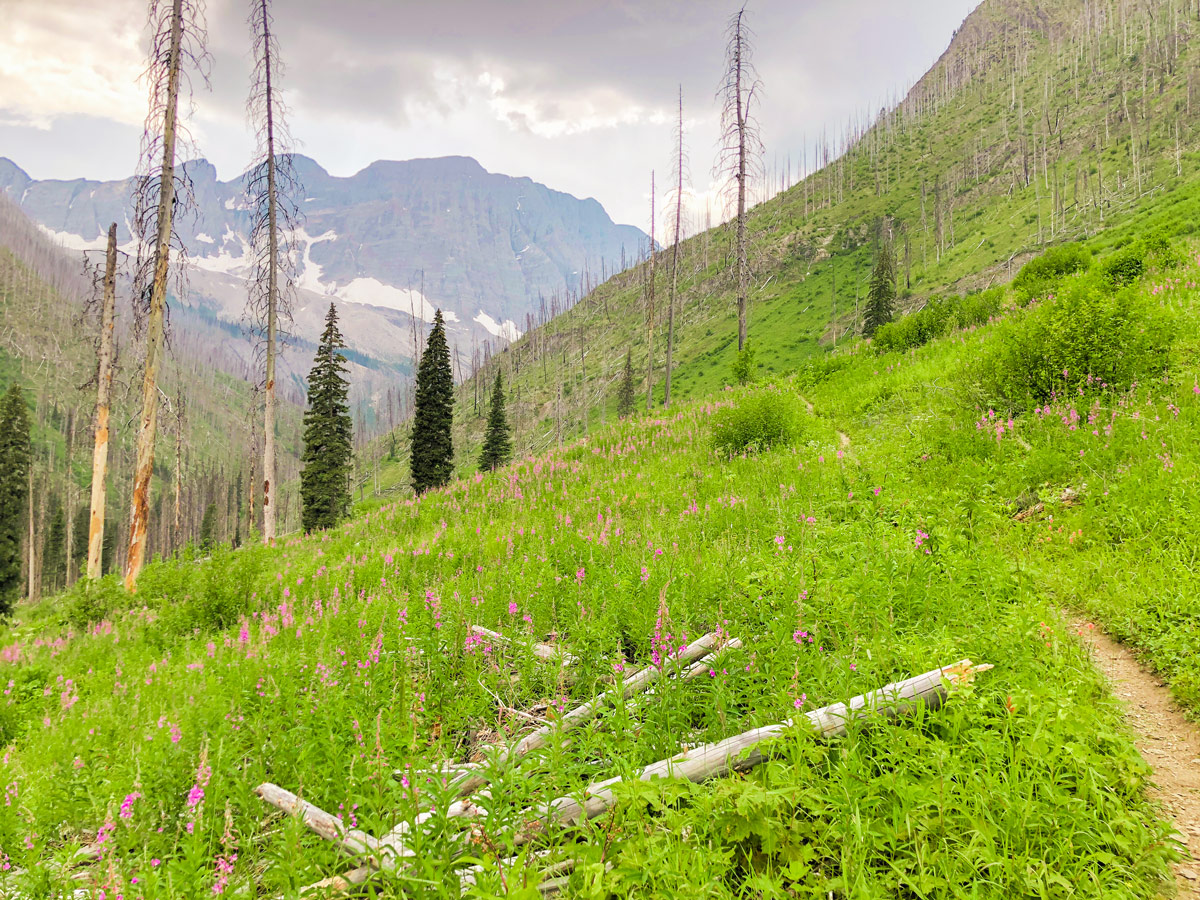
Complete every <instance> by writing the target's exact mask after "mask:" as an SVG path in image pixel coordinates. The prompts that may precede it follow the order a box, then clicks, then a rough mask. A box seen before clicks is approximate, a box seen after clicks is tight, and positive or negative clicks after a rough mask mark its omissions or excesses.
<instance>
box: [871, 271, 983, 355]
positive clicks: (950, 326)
mask: <svg viewBox="0 0 1200 900" xmlns="http://www.w3.org/2000/svg"><path fill="white" fill-rule="evenodd" d="M1003 299H1004V288H1003V287H995V288H989V289H988V290H986V291H982V292H980V293H978V294H967V295H966V296H961V297H960V296H950V297H938V296H933V297H930V298H929V300H928V301H926V303H925V305H924V306H923V307H921V308H920V309H919V310H917V311H916V312H914V313H910V314H909V315H907V316H904V317H903V318H901V319H897V320H896V321H893V322H889V323H888V324H886V325H883V326H881V327H880V329H879V330H878V331H876V332H875V337H874V338H873V339H872V341H871V346H872V347H873V348H874V350H875V352H876V353H903V352H905V351H907V350H911V349H913V348H915V347H920V346H921V345H922V344H927V343H929V342H930V341H932V340H934V339H936V338H939V337H942V336H943V335H945V334H949V333H950V332H951V331H955V330H958V329H962V328H974V327H977V326H979V325H984V324H986V323H987V322H988V321H989V320H990V319H991V318H992V317H993V316H995V315H997V314H998V313H999V312H1000V306H1001V303H1002V301H1003Z"/></svg>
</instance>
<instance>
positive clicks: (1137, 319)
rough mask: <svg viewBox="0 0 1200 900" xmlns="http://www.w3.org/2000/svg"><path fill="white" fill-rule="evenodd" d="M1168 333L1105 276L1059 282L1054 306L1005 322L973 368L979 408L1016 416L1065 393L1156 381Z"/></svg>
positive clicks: (1153, 313)
mask: <svg viewBox="0 0 1200 900" xmlns="http://www.w3.org/2000/svg"><path fill="white" fill-rule="evenodd" d="M1170 343H1171V330H1170V327H1169V321H1168V320H1167V318H1166V317H1165V315H1164V314H1163V313H1162V312H1161V311H1160V310H1159V309H1158V308H1157V307H1155V306H1153V305H1152V304H1151V303H1150V301H1149V300H1148V298H1147V297H1145V296H1144V295H1143V294H1141V293H1140V292H1138V291H1137V290H1135V289H1134V288H1130V287H1126V288H1121V289H1117V290H1114V289H1113V287H1112V286H1111V283H1110V281H1109V279H1108V275H1107V273H1105V272H1101V273H1099V274H1091V275H1082V276H1077V277H1075V278H1070V279H1067V280H1065V281H1064V282H1063V283H1062V285H1061V289H1060V290H1059V292H1058V295H1057V296H1056V297H1055V299H1053V300H1050V301H1048V302H1046V303H1044V304H1042V305H1040V306H1038V307H1036V308H1034V309H1031V310H1028V311H1026V312H1025V313H1023V314H1022V315H1021V316H1019V317H1017V318H1014V319H1011V320H1009V321H1007V322H1004V323H1003V324H1002V325H1000V326H999V327H998V328H997V329H996V330H995V332H993V334H992V335H990V336H989V340H988V344H987V346H986V348H985V351H984V353H983V355H982V356H981V357H980V359H979V361H978V362H977V363H976V364H975V377H974V379H972V380H973V382H974V383H975V384H976V385H977V386H978V388H979V389H980V391H981V393H982V395H983V396H982V398H979V399H983V400H985V402H987V403H989V404H992V405H998V406H1001V407H1007V408H1008V409H1010V410H1013V411H1018V410H1021V409H1025V408H1027V407H1028V406H1029V405H1030V404H1031V403H1043V402H1046V401H1048V400H1049V399H1050V398H1051V397H1052V396H1054V395H1055V394H1056V393H1059V394H1061V393H1062V392H1063V391H1064V390H1065V389H1067V388H1084V389H1088V388H1112V389H1125V388H1128V387H1129V386H1130V385H1131V384H1133V383H1134V382H1136V381H1139V380H1142V379H1145V378H1149V377H1152V376H1154V375H1156V374H1158V373H1160V372H1161V371H1162V370H1163V368H1164V367H1165V366H1166V364H1167V353H1168V350H1169V349H1170Z"/></svg>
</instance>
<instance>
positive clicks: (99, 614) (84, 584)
mask: <svg viewBox="0 0 1200 900" xmlns="http://www.w3.org/2000/svg"><path fill="white" fill-rule="evenodd" d="M131 602H132V601H131V599H130V594H128V593H127V592H126V590H125V587H124V585H123V584H122V583H121V579H120V577H119V576H118V575H106V576H104V577H103V578H100V579H97V580H96V581H90V580H88V579H87V578H81V579H79V581H77V582H75V585H74V586H73V587H72V588H71V589H70V590H69V591H68V592H67V594H66V596H65V597H63V600H62V608H63V610H64V617H65V619H66V621H67V623H68V624H71V625H74V626H75V627H76V628H85V627H87V626H88V625H90V624H92V623H93V622H99V621H100V620H101V619H105V618H107V617H108V616H109V615H111V614H112V613H113V612H114V611H116V610H119V609H125V608H126V607H128V606H129V604H130V603H131Z"/></svg>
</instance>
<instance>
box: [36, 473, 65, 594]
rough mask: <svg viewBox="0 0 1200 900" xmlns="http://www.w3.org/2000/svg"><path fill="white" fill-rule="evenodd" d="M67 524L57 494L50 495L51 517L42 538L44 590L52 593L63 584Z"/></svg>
mask: <svg viewBox="0 0 1200 900" xmlns="http://www.w3.org/2000/svg"><path fill="white" fill-rule="evenodd" d="M66 544H67V524H66V519H65V518H64V516H63V507H62V503H61V502H60V501H59V499H58V495H57V494H52V495H51V496H50V517H49V522H48V524H47V526H46V534H45V537H43V538H42V590H44V591H46V593H48V594H52V593H54V592H55V591H57V590H58V589H59V588H61V587H62V586H63V574H64V573H63V569H64V567H65V566H66V559H65V557H64V555H63V554H64V553H65V551H66Z"/></svg>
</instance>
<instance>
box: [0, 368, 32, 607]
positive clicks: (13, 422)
mask: <svg viewBox="0 0 1200 900" xmlns="http://www.w3.org/2000/svg"><path fill="white" fill-rule="evenodd" d="M31 458H32V448H31V446H30V441H29V407H27V406H26V405H25V394H24V393H23V392H22V390H21V388H20V386H19V385H17V384H13V385H12V386H11V387H9V389H8V392H7V393H6V394H5V395H4V398H3V399H2V400H0V617H2V616H7V615H8V614H9V613H11V612H12V609H13V606H14V604H15V603H16V600H17V597H18V596H20V593H21V586H22V583H23V582H22V579H21V562H22V560H21V541H22V538H23V537H24V536H25V524H26V516H27V515H28V509H29V466H30V464H31V462H32V459H31Z"/></svg>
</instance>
